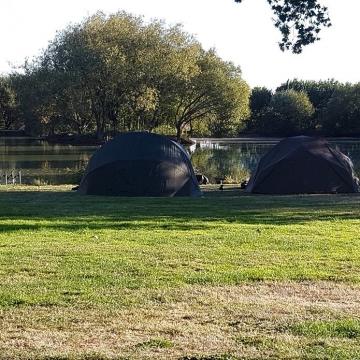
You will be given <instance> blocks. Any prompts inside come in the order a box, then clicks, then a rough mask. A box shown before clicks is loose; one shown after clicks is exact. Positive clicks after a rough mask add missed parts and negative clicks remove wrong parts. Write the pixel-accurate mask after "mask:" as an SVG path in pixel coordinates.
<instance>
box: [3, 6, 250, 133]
mask: <svg viewBox="0 0 360 360" xmlns="http://www.w3.org/2000/svg"><path fill="white" fill-rule="evenodd" d="M20 70H21V71H16V72H14V73H13V74H11V75H10V76H7V77H2V78H1V79H0V93H1V94H0V122H1V123H0V128H1V127H3V128H5V129H25V130H26V131H27V132H28V133H29V134H32V135H48V134H56V133H73V134H79V135H81V134H88V133H95V134H96V135H97V137H98V138H99V139H101V138H103V137H104V135H105V134H107V133H117V132H123V131H135V130H147V131H159V132H172V133H173V134H174V135H176V136H177V137H180V136H181V135H182V134H183V133H184V132H187V133H188V134H190V135H192V134H197V135H203V136H234V135H236V134H237V133H238V131H239V130H240V129H241V126H242V124H243V122H244V120H245V119H246V118H248V116H249V96H250V88H249V86H248V85H247V83H246V82H245V81H244V80H243V79H242V77H241V70H240V68H239V67H237V66H235V65H234V64H233V63H231V62H225V61H222V60H221V59H220V58H219V57H218V56H217V54H216V52H215V50H209V51H205V50H204V49H203V48H202V47H201V45H200V44H199V42H198V41H196V39H195V38H194V37H193V36H192V35H189V34H188V33H186V32H184V31H183V30H182V27H181V25H175V26H170V27H169V26H166V25H165V24H164V22H162V21H158V20H154V21H152V22H151V23H148V24H146V23H144V22H143V19H142V18H141V17H136V16H133V15H130V14H127V13H125V12H119V13H116V14H113V15H110V16H106V15H104V14H103V13H101V12H99V13H96V14H95V15H93V16H90V17H88V18H87V19H85V20H84V21H83V22H82V23H80V24H76V25H69V26H68V27H67V28H66V29H65V30H63V31H61V32H58V33H57V35H56V37H55V39H54V40H53V41H52V42H51V43H50V44H49V45H48V47H47V48H46V49H45V50H43V51H42V53H41V54H40V55H39V56H37V57H35V58H34V59H32V61H27V62H25V64H24V65H23V67H22V68H21V69H20Z"/></svg>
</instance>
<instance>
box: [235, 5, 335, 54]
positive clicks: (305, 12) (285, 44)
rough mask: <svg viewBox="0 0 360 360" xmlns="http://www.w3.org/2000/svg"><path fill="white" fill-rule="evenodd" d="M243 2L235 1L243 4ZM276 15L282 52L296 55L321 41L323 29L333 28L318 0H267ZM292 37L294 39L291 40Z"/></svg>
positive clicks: (325, 10)
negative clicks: (287, 51) (306, 47)
mask: <svg viewBox="0 0 360 360" xmlns="http://www.w3.org/2000/svg"><path fill="white" fill-rule="evenodd" d="M242 1H243V0H235V2H237V3H241V2H242ZM267 2H268V3H269V4H270V6H271V9H272V11H273V12H274V14H275V19H274V23H275V27H276V28H278V29H279V30H280V32H281V35H282V39H281V41H280V42H279V47H280V49H281V50H282V51H284V50H289V49H290V48H291V50H292V52H293V53H294V54H299V53H301V52H302V49H303V47H304V46H306V45H309V44H311V43H314V42H315V41H317V40H320V38H319V33H320V31H321V27H329V26H331V22H330V18H329V16H328V8H327V7H326V6H321V5H320V4H319V3H318V0H267ZM291 36H292V37H293V38H291Z"/></svg>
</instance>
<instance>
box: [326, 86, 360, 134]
mask: <svg viewBox="0 0 360 360" xmlns="http://www.w3.org/2000/svg"><path fill="white" fill-rule="evenodd" d="M321 123H322V131H323V133H324V134H325V135H328V136H360V83H357V84H354V85H353V84H344V85H342V86H341V87H339V88H338V89H336V90H335V91H334V93H333V95H332V97H331V99H330V101H329V102H328V104H327V106H326V109H325V110H324V112H323V114H322V119H321Z"/></svg>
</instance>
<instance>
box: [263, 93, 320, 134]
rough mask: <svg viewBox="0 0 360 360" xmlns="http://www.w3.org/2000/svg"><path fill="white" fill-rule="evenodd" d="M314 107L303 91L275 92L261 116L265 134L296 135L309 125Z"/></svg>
mask: <svg viewBox="0 0 360 360" xmlns="http://www.w3.org/2000/svg"><path fill="white" fill-rule="evenodd" d="M313 113H314V107H313V105H312V104H311V102H310V100H309V97H308V95H307V94H306V93H305V92H297V91H295V90H284V91H278V92H276V93H275V94H274V95H273V96H272V98H271V100H270V102H269V106H268V108H267V109H266V111H265V114H264V115H263V116H262V118H261V122H262V127H263V132H264V133H265V134H267V135H281V136H291V135H296V134H299V133H301V132H303V131H304V130H306V129H308V128H309V127H310V126H311V115H312V114H313Z"/></svg>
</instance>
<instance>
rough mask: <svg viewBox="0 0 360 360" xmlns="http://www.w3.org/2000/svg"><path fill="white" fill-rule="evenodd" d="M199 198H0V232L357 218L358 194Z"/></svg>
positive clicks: (21, 194)
mask: <svg viewBox="0 0 360 360" xmlns="http://www.w3.org/2000/svg"><path fill="white" fill-rule="evenodd" d="M204 193H205V197H203V198H188V197H178V198H165V197H164V198H141V197H136V198H133V197H101V196H79V195H77V194H76V193H74V192H71V191H69V192H60V191H59V192H56V191H55V192H51V191H43V192H41V191H39V192H36V191H11V192H10V191H7V192H0V204H1V206H0V231H5V232H9V231H17V230H38V229H41V228H56V229H58V230H61V229H64V230H73V231H76V230H81V229H84V228H88V229H95V230H96V229H115V230H116V229H134V230H140V229H147V230H149V229H150V230H151V229H160V230H176V231H187V230H190V229H191V230H194V229H195V230H196V229H199V230H204V229H205V230H206V229H213V228H214V227H216V226H218V225H219V223H220V224H226V223H232V224H233V223H241V224H250V225H251V224H256V225H259V224H264V225H270V224H272V225H284V224H294V223H297V224H302V223H307V222H309V221H329V220H333V219H339V220H358V219H359V218H360V195H359V194H341V195H296V196H272V195H253V194H247V193H244V192H243V190H240V189H238V188H232V189H229V190H226V191H224V192H223V193H222V194H221V193H220V192H219V191H217V190H216V189H212V190H209V191H204ZM2 219H3V220H4V221H2ZM9 219H11V221H10V222H9ZM22 221H23V223H22ZM46 221H51V222H46ZM1 222H3V224H1ZM30 222H32V223H30Z"/></svg>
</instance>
